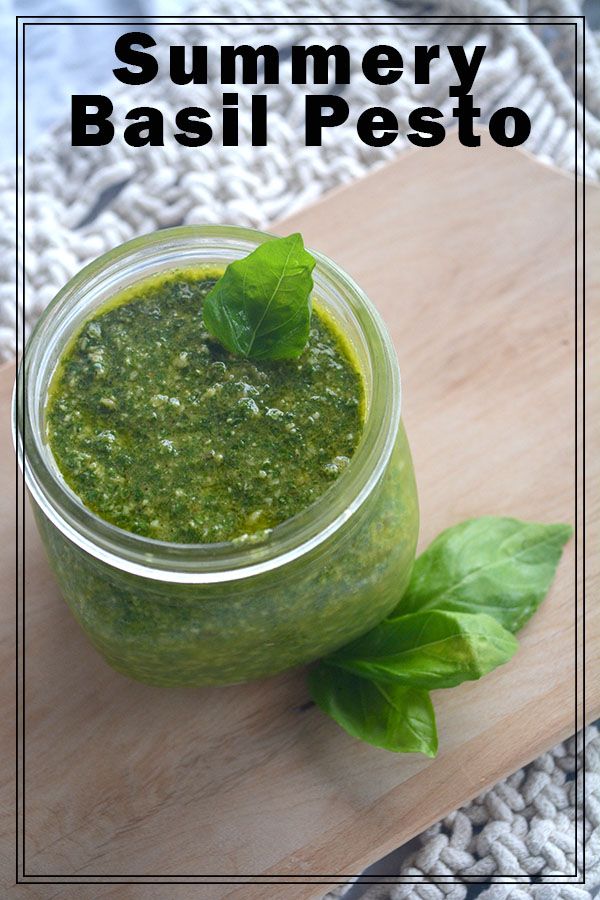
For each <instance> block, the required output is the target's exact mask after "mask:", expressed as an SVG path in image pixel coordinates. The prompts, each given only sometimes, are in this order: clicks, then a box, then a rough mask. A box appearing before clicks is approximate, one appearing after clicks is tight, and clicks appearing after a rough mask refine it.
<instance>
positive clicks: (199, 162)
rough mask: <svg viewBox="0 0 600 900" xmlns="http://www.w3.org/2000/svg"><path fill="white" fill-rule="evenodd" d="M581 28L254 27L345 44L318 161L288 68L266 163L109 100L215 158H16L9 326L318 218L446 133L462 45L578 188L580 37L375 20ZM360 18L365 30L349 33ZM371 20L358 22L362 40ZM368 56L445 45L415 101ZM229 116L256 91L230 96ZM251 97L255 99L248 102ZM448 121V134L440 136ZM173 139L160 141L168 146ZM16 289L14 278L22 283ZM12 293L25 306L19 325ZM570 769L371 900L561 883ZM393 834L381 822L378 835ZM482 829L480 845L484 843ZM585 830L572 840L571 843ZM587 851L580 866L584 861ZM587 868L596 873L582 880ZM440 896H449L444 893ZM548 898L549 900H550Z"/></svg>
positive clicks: (116, 145)
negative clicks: (137, 247) (98, 260)
mask: <svg viewBox="0 0 600 900" xmlns="http://www.w3.org/2000/svg"><path fill="white" fill-rule="evenodd" d="M188 11H189V12H190V13H201V14H203V15H208V14H211V15H212V14H214V15H215V16H219V15H221V16H222V15H231V14H235V15H237V16H245V15H252V14H256V13H257V4H256V3H255V2H253V0H252V2H251V0H236V2H235V3H233V2H232V0H221V2H212V3H202V4H197V5H190V6H189V7H188ZM258 11H259V12H260V14H261V15H278V16H284V15H286V14H287V15H292V16H293V15H294V14H295V13H297V12H298V7H297V4H294V3H292V2H291V0H262V2H261V4H260V8H259V10H258ZM515 11H516V12H518V13H521V14H523V13H529V14H536V13H539V14H547V13H551V14H555V15H557V14H561V15H567V16H568V15H576V14H579V13H580V12H581V10H580V5H579V4H578V3H576V2H574V0H545V2H533V0H532V2H515V3H513V4H512V5H511V4H509V3H508V2H504V0H448V2H445V3H437V4H436V3H427V4H423V3H395V4H392V3H386V2H385V0H362V2H361V3H360V4H356V3H355V2H353V0H320V2H319V3H312V4H306V5H304V6H303V8H302V13H303V14H308V13H310V12H313V13H315V14H319V15H327V14H332V15H338V16H339V15H344V16H347V17H348V18H347V19H346V20H344V21H343V22H338V23H336V25H335V26H332V25H330V26H323V25H321V24H307V23H293V22H285V23H283V24H270V25H261V26H258V25H253V26H252V27H251V29H248V28H246V30H245V31H244V32H243V34H244V39H245V40H252V42H254V43H261V42H267V43H274V44H277V45H278V46H279V47H280V48H283V47H286V46H289V45H291V44H296V43H300V44H304V43H313V42H317V43H323V44H325V45H329V44H331V43H334V42H338V43H343V44H346V45H347V46H348V47H349V49H350V51H351V55H352V58H353V60H354V61H355V69H354V71H353V78H352V83H351V84H350V85H348V86H347V87H346V88H345V89H344V96H345V97H346V99H347V100H348V101H349V103H350V107H351V110H352V118H351V120H350V121H349V122H348V124H347V125H345V126H343V127H340V128H336V129H332V130H331V131H330V133H328V134H327V136H326V139H325V141H324V144H323V147H322V148H307V147H305V146H304V142H303V138H302V129H303V122H304V93H305V92H304V90H303V89H301V88H299V87H294V86H293V85H291V84H290V83H289V82H288V79H287V77H286V68H285V65H284V66H283V67H282V72H281V82H282V83H281V85H280V86H278V87H275V88H269V119H268V125H269V145H268V147H265V148H254V149H253V148H251V147H250V146H249V140H248V131H249V123H248V120H247V118H244V117H243V116H241V123H240V125H241V132H242V137H241V141H240V143H241V146H240V147H237V148H223V147H221V146H220V133H219V126H218V116H217V115H216V114H217V113H218V110H219V109H220V107H221V94H222V89H221V87H220V85H218V84H217V83H215V84H213V85H208V86H206V87H204V86H202V87H198V88H189V87H186V88H181V87H177V86H175V85H173V84H172V83H171V82H170V80H169V79H168V77H167V76H166V74H163V72H162V71H161V74H160V75H159V76H158V77H157V78H156V79H155V80H154V81H153V82H152V83H151V84H150V85H147V86H145V87H144V88H141V89H135V88H130V87H126V86H123V85H118V84H117V82H116V81H114V80H113V81H111V82H110V84H107V86H106V93H108V94H109V95H110V96H111V98H112V99H113V101H114V103H115V118H116V119H117V120H120V121H122V120H123V116H124V113H125V111H126V110H128V109H129V108H131V107H133V106H136V105H139V104H140V103H142V102H143V103H144V104H150V105H153V106H158V107H159V108H161V109H162V110H163V111H164V113H165V116H166V121H167V122H169V123H170V122H171V121H172V115H173V111H174V110H176V109H179V108H180V107H182V106H186V105H189V104H190V103H198V104H200V105H202V106H205V107H206V108H208V109H209V110H211V111H214V113H215V119H216V121H215V122H213V123H212V124H213V125H214V126H216V127H215V138H214V141H213V142H212V143H211V144H209V145H207V146H206V147H205V148H202V149H200V150H189V149H187V148H182V147H180V146H179V145H177V144H176V143H175V142H174V141H172V140H168V142H167V145H166V146H165V147H164V148H159V147H152V148H142V149H132V148H129V147H127V145H125V143H124V142H123V141H122V140H118V139H115V141H113V143H111V144H110V145H108V146H107V147H104V148H86V149H82V148H72V147H71V146H70V132H69V125H68V123H62V124H61V125H60V126H59V127H57V128H55V129H54V130H53V131H52V133H50V134H48V136H47V138H46V139H44V140H43V141H42V142H38V144H37V145H36V146H35V148H34V149H33V150H32V151H31V152H30V153H28V154H27V165H26V196H27V201H26V223H27V224H26V236H25V241H24V247H25V253H26V272H25V285H20V290H19V297H18V310H19V315H23V313H24V316H25V323H26V331H27V333H28V332H29V330H30V328H31V327H32V325H33V324H34V322H35V320H36V318H37V317H38V316H39V314H40V312H41V311H42V310H43V309H44V307H45V306H46V305H47V303H48V302H49V301H50V299H51V298H52V297H53V296H54V294H55V293H56V291H57V290H58V289H59V288H60V287H61V286H62V285H63V284H64V283H65V282H66V281H67V280H68V279H69V278H70V277H71V276H72V275H73V274H74V273H75V272H76V271H77V270H78V269H80V268H81V267H82V266H83V265H84V264H85V263H87V262H89V261H90V260H91V259H93V258H94V257H96V256H98V255H99V254H101V253H103V252H104V251H106V250H108V249H110V248H111V247H114V246H115V244H118V243H120V242H121V241H125V240H127V239H129V238H131V237H134V236H136V235H139V234H142V233H145V232H148V231H152V230H154V229H156V228H162V227H166V226H169V225H175V224H181V223H213V222H229V223H237V224H243V225H252V226H268V224H269V222H271V221H273V220H274V219H276V218H278V217H280V216H283V215H287V214H289V213H291V212H292V211H293V210H295V209H298V208H300V207H302V206H304V205H306V204H307V203H310V202H311V201H313V200H315V199H316V198H317V197H318V196H319V195H320V194H322V193H323V192H324V191H326V190H328V189H330V188H333V187H335V186H337V185H340V184H343V183H347V182H349V181H352V180H353V179H355V178H357V177H360V176H361V175H363V174H364V173H366V172H367V171H368V170H369V169H371V168H372V167H374V166H376V165H378V164H380V163H382V162H383V161H385V160H387V159H390V158H392V157H394V156H395V155H397V154H398V153H399V152H401V151H402V150H403V149H405V148H406V147H407V142H406V140H405V138H404V137H403V135H404V134H405V133H406V131H407V130H408V129H407V126H406V120H407V116H408V113H409V112H410V110H412V109H413V108H414V107H416V106H420V105H432V106H437V107H439V108H441V109H442V110H443V111H444V113H445V114H446V116H449V114H450V110H451V108H452V105H453V104H452V101H450V100H449V98H448V85H449V84H450V83H451V82H452V80H453V79H452V71H451V67H450V63H449V60H448V58H447V54H445V53H444V47H445V46H446V45H448V44H463V45H465V47H466V48H470V49H472V47H473V46H474V45H475V44H476V43H483V44H485V45H486V47H487V50H486V54H485V57H484V60H483V63H482V66H481V70H480V73H479V75H478V78H477V81H476V86H475V99H476V102H477V105H479V106H480V107H481V109H482V119H483V121H485V120H486V119H487V118H489V115H490V114H491V112H493V111H494V110H495V109H496V108H497V107H499V106H504V105H511V104H513V105H517V106H522V107H523V108H525V109H526V111H527V112H528V114H529V115H530V117H531V120H532V123H533V129H532V134H531V136H530V138H529V140H528V142H527V147H528V149H529V150H530V151H531V152H533V153H536V154H537V155H538V156H539V157H540V158H541V159H544V160H546V161H550V162H553V163H554V164H555V165H557V166H560V167H562V168H564V169H567V170H573V169H574V166H575V159H574V141H575V130H574V129H575V127H577V128H579V130H580V133H579V149H580V154H579V156H580V158H579V160H578V168H579V172H581V171H582V150H583V139H582V133H581V129H582V123H583V115H584V112H583V109H582V108H581V106H580V107H579V115H578V121H577V125H576V123H575V121H574V85H575V83H577V85H578V94H579V96H580V97H581V88H582V72H583V69H582V59H583V35H582V31H581V27H580V28H579V36H578V39H577V47H578V58H579V67H578V69H577V71H576V72H575V71H574V42H575V36H574V29H573V28H572V27H568V28H567V27H564V26H563V27H561V26H551V25H528V24H516V25H510V26H509V25H507V24H483V23H482V22H481V21H478V22H474V23H465V22H460V21H458V20H457V21H456V23H455V24H445V25H440V24H438V25H436V24H424V23H418V22H415V24H412V25H395V24H390V23H389V22H383V21H381V20H379V21H378V19H377V16H378V15H379V16H381V15H397V16H398V18H400V19H404V20H405V21H406V20H407V17H408V16H409V15H410V14H411V13H413V14H414V13H423V12H427V13H436V14H447V15H449V16H450V15H452V14H455V15H473V16H479V17H481V16H502V15H507V14H509V13H514V12H515ZM357 13H360V16H361V23H360V24H359V23H358V22H352V21H351V19H350V17H351V16H356V15H357ZM365 17H370V18H369V21H367V22H365V21H364V19H365ZM240 29H241V26H240V25H239V24H233V23H232V24H220V25H214V24H211V25H210V26H208V25H206V24H202V25H193V24H178V25H163V26H161V27H160V28H158V29H157V31H156V38H157V40H158V41H159V54H158V55H159V59H161V60H164V52H165V48H166V47H168V46H169V45H170V44H191V43H200V44H204V43H206V44H208V45H209V46H211V47H213V48H215V50H216V49H217V48H218V47H219V46H220V45H221V44H223V43H240V42H241V38H240ZM376 43H391V44H394V45H396V46H397V47H398V48H399V49H401V50H406V48H409V47H411V46H412V45H413V44H414V43H428V44H433V43H439V44H440V45H441V46H442V53H441V58H440V60H439V61H438V63H437V64H436V65H435V66H434V67H433V69H432V73H433V80H432V84H431V85H429V86H423V85H417V86H415V85H414V84H413V83H412V73H411V69H410V67H411V60H410V53H408V52H407V53H406V58H405V63H406V69H405V75H404V77H403V78H402V79H400V81H399V82H397V83H396V84H395V85H390V86H387V87H377V86H375V85H372V84H370V83H369V82H367V81H366V80H365V79H364V77H363V76H362V74H361V72H360V59H361V58H362V55H363V54H364V52H365V50H366V49H367V48H368V47H370V46H372V45H373V44H376ZM586 54H587V57H586V61H587V85H586V87H587V91H586V94H587V97H586V99H587V109H586V111H585V116H586V132H587V146H586V166H587V170H586V174H587V176H588V177H589V178H591V179H598V178H599V177H600V50H599V47H598V43H597V42H596V40H595V39H594V36H593V34H591V33H588V34H587V41H586ZM236 89H237V90H238V93H239V94H240V110H242V109H243V108H244V105H246V104H245V101H246V103H247V100H248V96H247V95H248V94H249V92H250V91H251V88H248V87H243V86H238V87H237V88H236ZM259 89H260V88H258V90H259ZM372 105H384V106H389V107H391V108H392V109H393V110H394V112H395V113H396V115H397V117H398V119H399V120H400V122H401V129H402V134H401V136H400V137H399V138H398V140H397V141H396V142H395V143H394V144H392V145H391V146H390V147H387V148H381V149H373V148H370V147H366V146H365V145H364V144H362V143H361V142H360V141H359V140H358V139H357V137H356V134H355V129H354V127H353V124H354V122H355V120H356V117H357V115H358V114H359V113H360V111H361V110H362V109H364V108H366V107H368V106H372ZM448 121H449V119H447V120H446V122H448ZM169 130H170V129H169V126H167V129H166V133H167V134H168V133H169ZM14 216H15V177H14V171H13V169H12V167H10V168H6V169H5V170H4V171H3V170H2V169H0V217H1V220H0V224H1V227H0V251H1V252H0V359H9V358H11V357H12V356H13V355H14V352H15V348H14V335H15V296H14V293H15V291H14V285H15V262H14V260H15V246H14ZM19 274H20V273H19ZM23 288H24V295H25V298H26V303H25V309H24V310H23V303H22V298H23ZM588 739H589V743H588V750H587V757H586V759H587V763H586V765H587V767H588V793H589V797H588V800H587V806H586V819H585V834H586V836H587V838H588V841H589V843H588V854H589V856H590V860H589V863H588V874H589V873H590V872H592V873H595V874H593V876H592V877H593V878H596V879H597V878H598V877H599V876H598V869H597V865H598V860H599V859H600V764H599V757H600V748H599V744H598V738H597V737H595V738H594V736H593V733H592V732H590V733H589V738H588ZM573 760H574V746H573V742H572V741H571V742H568V743H567V744H565V745H562V746H561V747H559V748H557V749H555V750H554V751H553V752H552V753H549V754H545V755H544V756H543V757H541V758H540V759H539V760H537V761H536V762H535V763H533V764H532V765H531V766H530V767H528V768H527V769H525V770H522V771H521V772H517V773H516V774H515V775H513V776H512V777H511V778H509V779H508V780H507V781H506V782H503V783H502V784H501V785H498V786H497V787H496V788H495V789H494V790H493V791H491V792H490V793H488V794H487V795H485V796H484V797H482V798H480V799H479V800H477V801H475V802H474V803H473V804H471V806H469V807H467V808H466V809H464V810H462V811H459V812H457V813H455V814H454V815H453V816H450V817H449V818H448V819H446V820H445V821H444V822H443V823H440V825H438V826H436V827H435V828H434V829H432V830H430V831H429V832H428V833H427V834H426V835H425V836H424V837H423V838H422V842H421V843H422V845H421V848H420V850H419V851H418V852H417V853H416V854H414V855H413V856H412V857H411V859H410V860H409V861H408V862H406V863H405V867H404V868H403V872H405V873H406V874H408V875H413V876H418V877H422V878H423V879H424V881H425V880H426V879H429V880H430V881H431V880H432V879H433V880H434V881H435V882H436V883H435V884H431V883H424V884H423V885H420V886H419V887H417V888H412V887H410V886H409V885H405V886H401V887H399V886H396V887H394V888H391V889H389V888H385V889H384V893H383V896H385V897H388V896H389V897H392V898H394V900H397V898H401V897H402V898H408V897H410V898H412V897H419V898H422V900H440V898H441V897H442V895H443V894H447V895H449V896H450V897H452V898H453V900H454V898H456V900H462V897H463V896H464V892H465V890H466V888H465V887H464V884H463V883H462V882H460V883H458V882H457V880H456V878H455V877H454V873H457V872H459V871H461V872H465V871H469V872H470V873H471V874H472V875H473V876H475V875H476V876H478V877H479V878H484V880H485V879H489V878H490V877H491V876H493V874H494V872H499V871H503V870H504V871H508V870H510V871H513V872H522V873H523V879H524V880H525V882H528V881H529V875H533V874H537V873H542V872H543V873H545V876H548V877H550V874H551V873H552V872H560V873H567V874H568V873H571V872H572V871H573V865H574V852H575V851H574V848H573V846H572V845H571V844H570V843H569V842H570V841H571V837H570V835H571V833H572V818H573V815H574V806H573V800H574V798H573V794H574V784H573V782H572V781H571V782H570V781H568V780H567V779H566V775H568V773H569V772H570V771H571V770H572V767H573ZM393 827H394V823H393V822H390V829H393ZM480 828H482V830H481V831H479V829H480ZM583 833H584V831H583V827H582V828H581V829H580V834H582V835H583ZM582 853H583V850H582V848H581V847H579V848H578V849H577V855H578V859H580V858H581V855H582ZM592 864H595V865H596V868H595V869H594V867H593V865H592ZM440 878H442V879H443V878H448V879H449V881H448V883H446V884H444V883H439V880H440ZM556 891H558V893H556ZM528 892H529V893H531V892H533V893H534V894H535V896H536V898H537V900H551V898H552V900H554V898H555V897H556V898H558V897H561V898H567V897H568V898H573V900H574V898H576V897H577V898H579V897H582V896H584V895H585V894H584V892H583V889H582V888H577V887H574V886H564V887H562V888H558V889H554V888H553V887H551V886H550V885H540V886H536V887H530V888H526V887H524V886H523V884H517V885H516V886H515V887H514V888H512V887H511V886H503V885H498V886H495V887H492V888H489V889H488V891H487V892H486V893H485V894H484V895H483V896H484V897H485V898H486V900H521V898H524V897H525V895H526V894H527V893H528Z"/></svg>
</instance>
